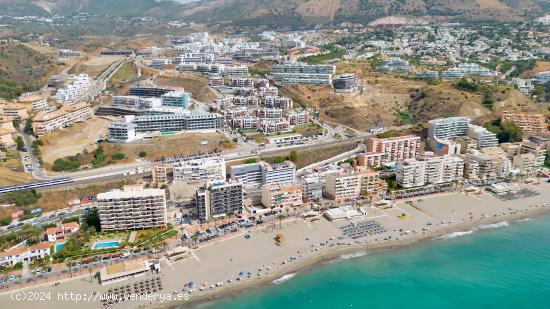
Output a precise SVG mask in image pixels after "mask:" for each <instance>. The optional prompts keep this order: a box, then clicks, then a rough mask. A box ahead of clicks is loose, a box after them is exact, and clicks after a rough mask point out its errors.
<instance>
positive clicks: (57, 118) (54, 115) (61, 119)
mask: <svg viewBox="0 0 550 309" xmlns="http://www.w3.org/2000/svg"><path fill="white" fill-rule="evenodd" d="M91 116H92V110H91V108H90V105H89V104H88V103H86V102H80V103H76V104H72V105H63V106H62V107H61V108H60V109H58V110H56V111H53V112H46V111H41V112H38V113H37V114H36V116H34V119H33V124H32V126H33V131H34V134H36V135H38V136H42V135H45V134H48V133H50V132H52V131H55V130H58V129H61V128H65V127H68V126H71V125H73V124H75V123H77V122H80V121H84V120H86V119H88V118H90V117H91Z"/></svg>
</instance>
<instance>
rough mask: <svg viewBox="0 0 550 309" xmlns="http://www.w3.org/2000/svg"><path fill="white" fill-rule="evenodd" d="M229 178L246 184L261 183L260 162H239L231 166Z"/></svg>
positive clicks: (258, 184)
mask: <svg viewBox="0 0 550 309" xmlns="http://www.w3.org/2000/svg"><path fill="white" fill-rule="evenodd" d="M230 173H231V174H230V178H231V179H232V180H234V181H238V182H241V183H243V184H244V185H247V186H261V185H262V174H263V172H262V164H261V163H251V164H239V165H233V166H231V172H230Z"/></svg>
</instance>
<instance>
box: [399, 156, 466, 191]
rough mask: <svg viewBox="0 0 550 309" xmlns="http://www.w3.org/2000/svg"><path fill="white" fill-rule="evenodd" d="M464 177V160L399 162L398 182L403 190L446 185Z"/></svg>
mask: <svg viewBox="0 0 550 309" xmlns="http://www.w3.org/2000/svg"><path fill="white" fill-rule="evenodd" d="M463 177H464V160H462V159H461V158H459V157H454V156H442V157H439V156H437V157H419V158H418V159H408V160H404V161H399V162H397V170H396V180H397V183H398V184H399V185H400V186H402V187H403V188H412V187H419V186H424V185H427V184H439V183H446V182H451V181H456V180H462V179H463Z"/></svg>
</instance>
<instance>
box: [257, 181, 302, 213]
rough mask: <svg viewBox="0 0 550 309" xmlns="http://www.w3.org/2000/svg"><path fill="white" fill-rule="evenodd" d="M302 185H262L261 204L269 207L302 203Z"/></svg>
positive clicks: (286, 206) (284, 206)
mask: <svg viewBox="0 0 550 309" xmlns="http://www.w3.org/2000/svg"><path fill="white" fill-rule="evenodd" d="M302 193H303V190H302V186H298V185H290V186H285V185H280V184H270V185H265V186H263V187H262V205H264V206H265V207H267V208H271V209H285V208H294V207H300V206H302V205H304V202H303V200H302Z"/></svg>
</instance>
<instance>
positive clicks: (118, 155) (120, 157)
mask: <svg viewBox="0 0 550 309" xmlns="http://www.w3.org/2000/svg"><path fill="white" fill-rule="evenodd" d="M111 157H112V158H113V159H114V160H124V158H126V156H125V155H124V154H123V153H122V152H117V153H115V154H113V155H112V156H111Z"/></svg>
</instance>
